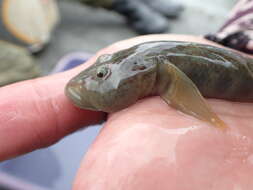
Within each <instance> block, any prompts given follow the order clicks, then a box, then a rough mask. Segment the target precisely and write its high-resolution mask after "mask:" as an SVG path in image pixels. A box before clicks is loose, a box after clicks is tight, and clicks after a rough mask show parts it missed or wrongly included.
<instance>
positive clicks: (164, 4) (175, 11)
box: [139, 0, 184, 18]
mask: <svg viewBox="0 0 253 190" xmlns="http://www.w3.org/2000/svg"><path fill="white" fill-rule="evenodd" d="M139 1H141V2H143V3H144V4H146V5H148V6H149V7H151V8H152V9H153V10H154V11H157V12H159V13H160V14H162V15H164V16H166V17H168V18H177V17H178V16H179V15H180V14H181V12H182V11H183V9H184V7H183V5H182V4H180V3H176V2H173V1H170V0H139Z"/></svg>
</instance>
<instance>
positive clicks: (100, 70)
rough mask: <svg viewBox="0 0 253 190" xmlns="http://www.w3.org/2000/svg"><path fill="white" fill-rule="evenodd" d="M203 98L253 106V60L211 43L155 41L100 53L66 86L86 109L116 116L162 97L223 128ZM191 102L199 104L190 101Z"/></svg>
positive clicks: (69, 92) (71, 94) (79, 105)
mask: <svg viewBox="0 0 253 190" xmlns="http://www.w3.org/2000/svg"><path fill="white" fill-rule="evenodd" d="M177 85H179V86H177ZM184 88H185V89H188V92H185V93H184V92H183V90H182V89H184ZM199 92H200V93H199ZM171 93H172V94H171ZM173 93H175V94H176V95H177V97H180V98H179V99H178V98H175V97H176V96H175V95H174V94H173ZM178 93H181V94H178ZM184 94H185V95H184ZM201 94H202V95H203V96H204V97H208V98H219V99H226V100H231V101H241V102H253V60H252V59H250V58H248V57H244V56H242V55H239V54H238V53H236V52H234V51H230V50H227V49H222V48H217V47H213V46H209V45H203V44H198V43H192V42H178V41H153V42H146V43H142V44H139V45H136V46H134V47H131V48H128V49H125V50H122V51H119V52H116V53H114V54H111V55H102V56H101V57H99V58H98V60H97V61H96V63H95V64H94V65H92V66H90V67H89V68H88V69H86V70H84V71H82V72H81V73H80V74H79V75H77V76H76V77H74V78H73V79H71V80H70V82H69V83H68V84H67V86H66V95H67V96H68V97H69V98H70V99H71V100H72V101H73V103H74V104H75V105H77V106H78V107H81V108H84V109H91V110H97V111H104V112H115V111H118V110H120V109H123V108H126V107H128V106H129V105H131V104H134V103H135V102H136V101H137V100H138V99H141V98H143V97H146V96H150V95H160V96H161V97H162V98H163V99H164V100H165V101H166V102H167V103H169V102H171V101H172V105H173V104H174V105H175V106H174V107H176V108H178V109H179V110H180V111H183V112H185V113H188V114H190V115H193V116H196V117H197V118H199V119H202V120H206V121H208V122H210V123H212V121H214V120H219V122H218V123H219V124H215V123H214V122H213V124H214V125H216V126H218V127H221V126H223V125H224V123H222V121H221V120H220V119H219V118H218V117H217V116H216V115H215V114H214V113H213V112H212V111H211V108H210V107H209V106H208V105H207V104H206V103H205V102H204V99H203V97H202V95H201ZM187 98H188V99H187ZM193 99H194V102H196V104H194V105H190V104H189V103H187V102H191V101H193ZM195 105H197V106H195ZM197 108H199V109H197ZM191 113H192V114H191ZM202 113H203V114H202ZM198 116H199V117H198ZM208 117H209V118H208ZM224 126H225V125H224Z"/></svg>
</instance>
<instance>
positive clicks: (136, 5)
mask: <svg viewBox="0 0 253 190" xmlns="http://www.w3.org/2000/svg"><path fill="white" fill-rule="evenodd" d="M112 9H113V10H114V11H116V12H118V13H119V14H121V15H123V16H124V17H125V18H126V19H127V22H128V24H129V25H130V26H131V27H132V28H133V29H135V30H136V31H137V32H138V33H139V34H157V33H165V32H167V31H168V28H169V27H168V21H167V19H166V17H164V16H162V15H160V14H159V13H157V12H155V11H154V10H152V9H151V8H149V7H148V6H147V5H146V4H144V3H142V2H140V1H132V0H117V1H115V2H114V3H113V5H112Z"/></svg>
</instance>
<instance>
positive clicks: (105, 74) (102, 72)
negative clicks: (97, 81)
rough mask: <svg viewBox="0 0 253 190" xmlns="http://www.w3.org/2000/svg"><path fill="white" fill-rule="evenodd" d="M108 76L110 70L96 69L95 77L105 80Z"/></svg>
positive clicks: (105, 68)
mask: <svg viewBox="0 0 253 190" xmlns="http://www.w3.org/2000/svg"><path fill="white" fill-rule="evenodd" d="M109 75H110V69H109V68H108V67H104V66H102V67H99V68H98V69H97V77H98V78H107V77H108V76H109Z"/></svg>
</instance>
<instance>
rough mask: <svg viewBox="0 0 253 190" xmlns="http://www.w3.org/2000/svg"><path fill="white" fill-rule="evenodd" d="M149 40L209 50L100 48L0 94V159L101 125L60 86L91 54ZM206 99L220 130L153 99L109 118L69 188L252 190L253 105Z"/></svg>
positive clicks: (173, 37) (187, 38)
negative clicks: (148, 45) (151, 45)
mask: <svg viewBox="0 0 253 190" xmlns="http://www.w3.org/2000/svg"><path fill="white" fill-rule="evenodd" d="M150 40H183V41H192V42H199V43H209V44H213V43H211V42H208V41H206V40H204V39H202V38H200V37H191V36H176V35H153V36H143V37H138V38H134V39H130V40H126V41H122V42H119V43H116V44H114V45H112V46H110V47H108V48H105V49H103V50H102V51H100V52H99V53H98V54H97V55H96V56H95V57H93V58H92V59H91V60H90V61H88V62H87V63H85V64H84V65H82V66H80V67H78V68H75V69H72V70H70V71H67V72H64V73H61V74H57V75H52V76H48V77H44V78H40V79H35V80H30V81H26V82H21V83H17V84H13V85H10V86H6V87H4V88H1V89H0V99H1V101H0V110H1V113H0V160H6V159H9V158H12V157H15V156H18V155H20V154H24V153H26V152H29V151H32V150H35V149H38V148H42V147H46V146H49V145H51V144H53V143H55V142H57V141H58V140H60V139H61V138H62V137H64V136H66V135H67V134H69V133H71V132H73V131H75V130H77V129H79V128H80V127H82V126H88V125H90V124H92V123H96V122H99V121H101V119H102V118H103V117H104V114H103V113H101V112H92V111H87V110H81V109H79V108H76V107H74V106H73V105H72V104H71V103H70V101H69V100H68V99H67V98H66V97H65V95H64V86H65V84H66V83H67V81H68V80H69V79H70V78H72V77H73V76H74V75H76V74H77V73H79V72H80V71H81V70H83V69H84V68H86V67H87V66H88V65H90V64H92V63H93V62H94V61H95V59H96V57H97V56H99V55H101V54H104V53H112V52H115V51H118V50H120V49H124V48H127V47H130V46H132V45H135V44H137V43H141V42H144V41H150ZM221 93H222V92H221ZM207 101H208V103H209V104H210V105H211V107H212V109H213V110H214V111H215V112H216V113H217V114H218V115H219V117H220V118H221V119H222V120H224V121H225V122H226V123H227V124H228V126H229V127H230V128H229V129H228V130H227V131H225V132H224V131H221V130H218V129H216V128H214V127H213V126H210V125H209V124H207V123H205V122H201V121H199V120H197V119H195V118H194V117H191V116H188V115H184V114H182V113H180V112H178V111H177V110H175V109H173V108H171V107H169V106H168V105H167V104H166V103H165V102H164V101H163V100H161V98H159V97H150V98H146V99H143V100H140V101H139V102H137V103H136V104H134V105H132V106H130V107H129V108H127V109H124V110H122V111H119V112H117V113H114V114H111V115H109V117H108V120H107V122H106V123H105V125H104V127H103V129H102V130H101V132H100V134H99V135H98V137H97V138H96V140H95V142H94V143H93V145H92V146H91V147H90V149H89V151H88V153H87V154H86V155H85V157H84V159H83V161H82V162H81V165H80V169H79V171H78V173H77V176H76V179H75V181H74V183H73V189H74V190H83V189H85V190H91V189H92V190H100V189H101V190H114V189H117V190H125V189H127V190H133V189H134V190H135V189H145V190H149V189H150V190H151V189H152V190H153V189H159V190H163V189H166V190H168V189H173V190H203V189H205V190H211V189H215V190H226V189H229V190H250V189H252V188H253V180H252V176H253V143H252V140H253V103H239V102H229V101H224V100H214V99H212V100H210V99H209V100H207ZM84 141H85V139H84Z"/></svg>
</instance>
